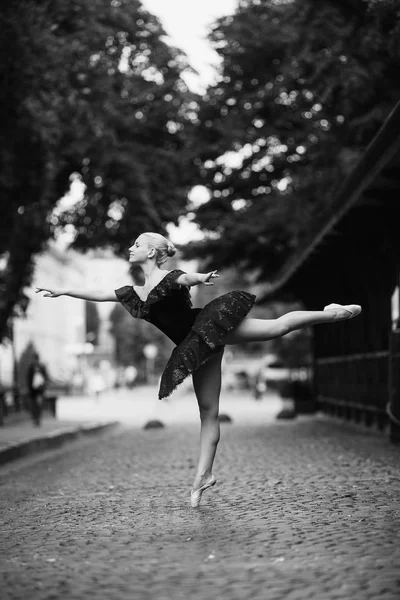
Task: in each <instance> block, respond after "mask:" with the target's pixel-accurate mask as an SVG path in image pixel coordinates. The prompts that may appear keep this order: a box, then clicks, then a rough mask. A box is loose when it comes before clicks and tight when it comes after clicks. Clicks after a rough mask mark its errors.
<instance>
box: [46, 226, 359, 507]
mask: <svg viewBox="0 0 400 600" xmlns="http://www.w3.org/2000/svg"><path fill="white" fill-rule="evenodd" d="M175 252H176V249H175V247H174V245H173V244H172V243H171V242H170V241H169V240H168V239H166V238H165V237H164V236H162V235H160V234H158V233H152V232H146V233H142V234H141V235H140V236H139V237H138V238H137V239H136V241H135V242H134V244H133V245H132V246H131V247H130V248H129V262H130V263H131V264H134V265H137V266H139V267H140V268H141V269H142V271H143V274H144V281H145V283H144V285H142V286H133V285H125V286H123V287H120V288H118V289H116V290H114V291H113V290H98V291H96V290H63V289H58V288H57V289H56V288H53V287H51V288H49V287H37V288H36V292H37V293H38V292H45V293H44V296H45V297H48V298H57V297H58V296H62V295H65V296H70V297H72V298H79V299H82V300H91V301H95V302H120V303H121V304H122V306H123V307H124V308H125V309H126V310H127V311H128V312H129V313H130V314H131V315H132V317H135V318H141V319H145V320H146V321H149V322H150V323H152V324H153V325H155V326H156V327H157V328H158V329H160V330H161V331H162V332H163V333H164V334H165V335H167V336H168V337H169V338H170V339H171V340H172V341H173V342H174V343H175V344H176V346H175V348H174V350H173V351H172V354H171V356H170V358H169V360H168V362H167V365H166V367H165V369H164V372H163V374H162V377H161V381H160V389H159V398H160V399H163V398H167V397H168V396H170V395H171V393H172V392H173V391H174V390H175V389H176V388H177V386H178V385H179V384H181V383H182V382H183V380H184V379H185V378H186V377H188V375H192V379H193V387H194V391H195V395H196V398H197V402H198V405H199V412H200V454H199V460H198V465H197V471H196V475H195V478H194V481H193V487H192V490H191V505H192V507H193V508H196V507H198V506H199V504H200V501H201V497H202V494H203V492H204V491H205V490H206V489H208V488H210V487H212V486H214V485H215V483H216V479H215V477H214V475H213V473H212V467H213V464H214V459H215V454H216V450H217V446H218V442H219V439H220V427H219V418H218V414H219V397H220V391H221V360H222V356H223V352H224V347H225V346H226V345H234V344H243V343H247V342H254V341H258V342H259V341H267V340H271V339H273V338H276V337H280V336H283V335H286V334H287V333H289V332H291V331H294V330H296V329H301V328H302V327H310V326H312V325H318V324H320V323H335V322H338V321H343V320H346V319H352V318H353V317H355V316H357V315H359V314H360V312H361V306H359V305H357V304H349V305H346V306H343V305H341V304H329V305H328V306H325V308H324V310H321V311H301V310H300V311H292V312H289V313H287V314H285V315H283V316H281V317H279V318H277V319H254V318H251V317H249V316H248V313H249V312H250V310H251V309H252V307H253V306H254V303H255V300H256V296H255V295H253V294H250V293H248V292H246V291H242V290H233V291H231V292H228V293H226V294H223V295H222V296H218V297H217V298H215V299H214V300H212V301H211V302H209V303H208V304H206V305H205V306H204V307H203V308H193V307H192V302H191V298H190V291H189V290H190V287H192V286H195V285H206V286H208V285H214V280H216V279H217V278H218V277H219V275H218V273H217V271H210V272H208V273H186V272H184V271H182V270H180V269H173V270H171V271H167V270H165V269H163V268H162V265H164V263H165V262H166V261H167V259H168V258H169V257H171V256H173V255H174V254H175Z"/></svg>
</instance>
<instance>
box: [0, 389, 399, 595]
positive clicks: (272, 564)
mask: <svg viewBox="0 0 400 600" xmlns="http://www.w3.org/2000/svg"><path fill="white" fill-rule="evenodd" d="M193 401H194V400H193V398H183V397H182V398H180V399H178V401H177V402H175V403H173V404H172V405H171V407H172V408H171V410H172V411H173V412H174V414H179V412H180V411H179V407H181V408H182V412H183V413H184V412H185V411H184V407H185V406H187V403H188V402H193ZM235 402H236V405H235V406H233V404H232V411H231V412H232V414H233V413H234V414H236V415H238V414H239V412H240V411H239V409H238V403H237V400H236V401H235ZM246 402H247V406H248V407H249V410H248V411H247V412H246V414H247V418H246V419H238V418H235V420H234V422H233V424H226V425H223V426H222V440H221V444H220V449H219V454H218V457H217V461H216V466H215V475H216V477H217V479H218V482H217V485H216V486H215V488H213V489H212V490H211V491H209V492H207V493H206V494H205V495H204V497H203V502H202V505H201V507H200V508H199V509H198V510H193V509H192V508H191V507H190V504H189V491H190V484H191V479H192V477H193V475H194V468H195V461H196V458H197V440H198V426H197V425H196V424H194V423H193V422H192V421H190V419H188V422H187V423H185V424H184V425H183V424H182V423H180V422H179V419H175V420H174V419H170V422H169V423H168V427H166V428H165V429H157V430H150V431H144V430H143V429H141V428H140V427H138V426H135V425H134V424H132V423H130V424H129V425H124V426H121V427H119V428H117V429H114V430H112V431H111V432H109V433H107V434H104V435H101V436H98V437H96V438H92V439H83V440H80V441H77V442H73V443H71V444H70V445H68V446H65V447H63V448H61V449H59V450H56V451H54V452H53V451H52V452H47V453H45V454H41V455H37V456H35V457H30V458H28V459H24V460H22V461H19V462H18V463H12V464H11V463H10V464H9V465H6V466H5V467H3V468H2V469H0V498H1V505H0V510H1V515H0V526H1V532H2V533H1V542H0V546H1V556H0V564H1V578H0V589H1V590H2V591H1V598H2V600H9V599H18V600H22V599H24V600H25V599H27V598H29V599H32V600H39V599H40V600H42V599H43V600H44V599H48V600H50V599H54V600H56V599H59V598H66V599H68V600H75V599H79V600H81V599H83V598H85V599H89V600H91V599H92V598H93V599H96V600H103V599H104V600H119V599H121V600H124V599H140V600H142V599H143V600H144V599H146V600H147V599H149V600H150V599H157V600H167V599H168V600H169V599H172V600H179V599H181V598H182V599H185V600H186V599H187V598H191V599H205V600H208V599H211V598H217V599H225V598H226V599H229V600H236V599H238V600H239V599H240V600H242V599H247V598H251V599H252V600H257V599H260V600H261V599H262V600H275V599H282V600H283V599H284V600H303V599H304V600H310V599H314V598H315V599H316V600H325V599H326V600H328V599H329V600H330V599H352V600H364V599H365V600H369V599H374V600H378V599H379V600H399V598H400V539H399V530H400V469H399V466H400V449H399V448H398V447H396V446H392V445H390V443H389V442H388V440H387V439H386V438H385V437H384V436H382V435H380V434H375V433H370V432H366V431H365V430H362V429H361V428H356V427H354V426H351V425H346V424H342V423H340V422H338V421H334V420H329V419H326V418H324V417H317V418H309V417H303V418H300V419H298V420H296V421H293V422H277V421H274V420H272V419H268V418H266V417H265V404H263V403H255V402H252V401H250V400H249V399H247V400H246V401H243V403H241V404H240V406H241V407H242V408H241V410H242V411H243V406H244V407H245V406H246ZM185 403H186V404H185ZM225 407H228V408H229V402H225ZM250 408H251V409H250ZM163 410H164V411H166V412H168V408H164V409H163ZM235 411H236V412H235ZM263 411H264V412H263ZM263 415H264V416H263ZM264 417H265V418H264Z"/></svg>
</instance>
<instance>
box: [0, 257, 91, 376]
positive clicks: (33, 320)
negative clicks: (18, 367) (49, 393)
mask: <svg viewBox="0 0 400 600" xmlns="http://www.w3.org/2000/svg"><path fill="white" fill-rule="evenodd" d="M39 285H40V286H46V285H48V286H49V287H50V288H51V287H53V286H54V287H63V288H68V287H75V288H76V287H78V288H79V287H84V286H85V269H84V265H83V264H82V261H81V257H80V256H78V255H77V254H76V253H74V252H64V251H61V250H59V249H57V247H55V246H52V247H50V248H49V249H48V251H47V252H46V253H45V254H43V255H41V256H39V257H38V258H37V261H36V269H35V275H34V279H33V282H32V288H31V290H30V293H29V296H30V303H29V306H28V310H27V313H26V316H25V317H24V318H18V319H15V321H14V328H13V334H14V335H13V337H14V348H12V345H11V344H10V343H5V344H3V345H1V346H0V381H1V383H2V384H3V385H4V386H5V387H9V386H11V385H12V382H13V352H14V353H15V358H16V359H17V362H20V360H21V358H22V357H23V355H24V353H27V352H29V351H31V352H32V351H33V349H34V350H36V351H37V352H38V353H39V355H40V358H41V360H42V361H43V362H44V363H45V364H46V365H47V367H48V370H49V373H50V376H51V378H52V379H55V380H58V381H68V380H69V379H70V377H71V376H72V374H73V372H74V371H75V370H76V369H77V368H78V366H79V365H78V363H79V360H80V356H81V355H82V354H83V353H84V351H85V346H84V344H85V341H86V340H85V333H86V323H85V305H84V303H83V302H79V301H76V300H75V299H73V298H69V297H67V296H61V297H60V298H57V299H52V298H43V295H42V294H36V293H35V291H34V290H35V287H36V286H39Z"/></svg>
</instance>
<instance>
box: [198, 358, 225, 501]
mask: <svg viewBox="0 0 400 600" xmlns="http://www.w3.org/2000/svg"><path fill="white" fill-rule="evenodd" d="M222 356H223V351H221V352H220V353H218V354H216V355H215V356H213V357H212V358H210V360H208V361H207V362H206V363H205V364H204V365H203V366H202V367H200V368H199V369H197V371H195V372H194V373H193V386H194V391H195V393H196V397H197V402H198V405H199V411H200V421H201V430H200V457H199V462H198V465H197V472H196V476H195V478H194V482H193V490H197V489H199V488H200V487H201V486H202V485H204V484H205V483H206V482H207V481H208V480H209V479H210V476H211V473H212V466H213V462H214V457H215V453H216V450H217V445H218V442H219V419H218V411H219V395H220V392H221V360H222Z"/></svg>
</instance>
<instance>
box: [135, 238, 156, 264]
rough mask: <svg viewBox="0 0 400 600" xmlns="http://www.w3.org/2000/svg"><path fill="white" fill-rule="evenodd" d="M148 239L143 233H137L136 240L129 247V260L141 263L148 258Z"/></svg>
mask: <svg viewBox="0 0 400 600" xmlns="http://www.w3.org/2000/svg"><path fill="white" fill-rule="evenodd" d="M151 249H152V248H151V245H150V240H149V238H148V237H147V236H145V235H139V237H138V238H137V240H136V241H135V242H134V243H133V244H132V246H131V247H130V248H129V262H130V263H134V264H136V265H141V264H143V263H144V262H146V261H147V260H149V258H150V257H149V254H150V253H151Z"/></svg>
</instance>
